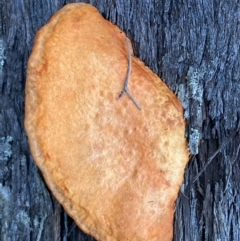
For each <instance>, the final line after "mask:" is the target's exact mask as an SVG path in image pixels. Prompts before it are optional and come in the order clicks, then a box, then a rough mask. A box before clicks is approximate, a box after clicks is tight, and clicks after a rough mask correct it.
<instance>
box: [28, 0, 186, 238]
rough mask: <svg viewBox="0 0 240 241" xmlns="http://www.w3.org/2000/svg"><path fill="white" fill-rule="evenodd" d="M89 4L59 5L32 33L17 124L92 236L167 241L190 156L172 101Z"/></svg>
mask: <svg viewBox="0 0 240 241" xmlns="http://www.w3.org/2000/svg"><path fill="white" fill-rule="evenodd" d="M126 39H127V37H126V35H125V34H124V33H123V32H122V31H121V30H120V29H119V28H118V27H117V26H115V25H113V24H112V23H110V22H109V21H107V20H105V19H104V18H103V17H102V16H101V14H100V13H99V12H98V11H97V9H96V8H94V7H93V6H91V5H88V4H84V3H74V4H69V5H66V6H65V7H64V8H62V9H61V10H60V11H59V12H57V13H56V14H55V15H54V16H53V17H52V18H51V19H50V21H49V22H48V23H47V24H46V25H45V26H44V27H42V28H41V29H40V31H39V32H38V33H37V36H36V39H35V44H34V47H33V50H32V54H31V56H30V58H29V62H28V73H27V82H26V99H25V128H26V131H27V135H28V139H29V144H30V149H31V153H32V156H33V158H34V160H35V162H36V164H37V166H38V167H39V169H40V170H41V172H42V174H43V176H44V179H45V181H46V183H47V185H48V187H49V188H50V190H51V191H52V193H53V194H54V196H55V197H56V198H57V199H58V201H59V202H60V203H61V204H62V205H63V207H64V208H65V210H66V211H67V212H68V214H69V215H70V216H71V217H72V218H73V219H74V220H75V221H76V223H77V224H78V226H79V227H80V228H81V229H82V230H83V231H84V232H86V233H88V234H90V235H92V236H94V237H95V238H96V239H97V240H99V241H170V240H172V237H173V215H174V204H175V200H176V198H177V195H178V191H179V188H180V186H181V184H182V181H183V175H184V169H185V166H186V163H187V162H188V159H189V153H188V149H187V142H186V139H185V137H184V132H185V121H184V118H183V109H182V105H181V103H180V101H179V100H178V99H177V97H176V96H175V95H174V94H173V93H172V91H171V90H170V89H169V88H168V87H167V86H166V85H165V83H164V82H163V81H162V80H161V79H160V78H159V77H158V76H157V75H156V74H154V73H153V72H152V71H151V70H150V69H149V68H148V67H146V66H145V65H144V63H142V62H141V61H140V60H139V59H138V58H136V57H134V56H132V57H131V61H132V62H131V73H130V76H129V82H128V91H129V93H131V95H132V96H134V98H135V99H136V100H137V101H138V103H139V105H141V110H140V108H137V107H136V105H135V104H134V102H133V101H132V100H131V98H129V96H128V95H127V94H123V95H122V97H121V98H119V95H120V93H121V91H122V89H123V87H124V83H125V82H124V81H125V79H126V75H127V72H128V67H129V58H128V56H129V55H128V50H127V45H129V49H130V53H131V54H132V45H131V42H130V41H129V40H128V39H127V41H128V44H127V45H126Z"/></svg>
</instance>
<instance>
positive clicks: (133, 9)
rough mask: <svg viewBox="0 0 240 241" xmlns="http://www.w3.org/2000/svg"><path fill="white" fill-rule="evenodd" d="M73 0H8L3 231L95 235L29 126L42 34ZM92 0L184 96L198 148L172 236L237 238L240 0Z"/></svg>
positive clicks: (0, 166)
mask: <svg viewBox="0 0 240 241" xmlns="http://www.w3.org/2000/svg"><path fill="white" fill-rule="evenodd" d="M68 2H70V1H66V0H52V1H44V0H35V1H32V0H13V1H5V0H0V240H9V241H10V240H11V241H12V240H16V241H19V240H25V241H29V240H31V241H40V240H41V241H52V240H55V241H71V240H74V241H83V240H89V241H90V240H94V239H93V238H91V237H88V236H87V235H85V234H83V233H82V232H81V231H80V230H79V229H78V228H77V227H76V225H75V224H74V222H73V221H72V220H71V219H70V218H69V217H68V216H67V214H66V213H65V212H64V211H63V209H62V208H61V206H60V205H59V204H58V203H57V201H56V200H55V199H54V197H53V196H52V195H51V193H49V191H48V189H47V187H46V186H45V184H44V181H43V179H42V177H41V173H40V172H39V171H38V169H37V168H36V166H35V164H34V162H33V160H32V158H31V156H30V153H29V147H28V143H27V138H26V134H25V131H24V127H23V118H24V86H25V78H26V66H27V60H28V57H29V54H30V52H31V48H32V46H33V40H34V36H35V34H36V32H37V30H38V29H39V28H40V27H41V26H42V25H44V24H45V23H46V22H47V21H48V19H49V18H50V17H51V15H52V14H53V13H55V12H56V11H57V10H59V9H60V8H61V7H62V6H63V5H65V4H66V3H68ZM85 2H89V1H85ZM90 3H91V4H93V5H94V6H96V7H97V8H98V9H99V10H100V12H101V13H102V14H103V16H104V17H105V18H107V19H109V20H110V21H112V22H113V23H115V24H117V25H118V26H119V27H120V28H121V29H122V30H123V31H125V32H126V33H127V35H128V36H129V37H130V39H131V40H132V42H133V44H134V52H135V54H136V55H137V56H138V57H139V58H140V59H142V60H143V61H144V62H145V63H146V65H148V66H149V67H150V68H151V69H152V70H153V71H155V72H156V73H157V74H158V75H159V76H160V77H161V78H163V79H164V81H165V82H166V83H167V85H168V86H169V87H170V88H171V89H172V90H173V91H175V92H176V93H177V95H178V97H179V98H180V99H181V101H182V103H183V105H184V108H185V117H186V119H187V121H188V126H187V135H188V138H189V146H190V149H191V151H192V153H193V154H194V155H192V157H191V161H190V162H189V165H188V167H187V168H186V175H185V182H184V184H183V186H182V190H181V192H180V194H179V198H178V200H177V202H176V213H175V224H174V227H175V229H174V240H175V241H180V240H183V241H185V240H190V241H200V240H206V241H209V240H222V241H228V240H229V241H239V240H240V229H239V225H240V192H239V191H240V160H239V158H240V155H239V149H240V136H239V132H238V130H239V127H240V126H239V117H240V115H239V111H240V101H239V98H240V71H239V69H240V44H239V41H240V3H239V1H238V0H230V1H222V0H220V1H219V0H203V1H198V0H186V1H181V0H180V1H150V0H139V1H129V0H128V1H120V0H91V1H90ZM208 162H209V163H210V164H209V165H207V166H205V164H206V163H208ZM203 169H204V172H203V173H202V174H201V175H200V176H199V178H197V180H196V181H195V182H194V183H193V181H194V179H195V177H196V176H197V175H198V174H199V173H200V171H201V170H203Z"/></svg>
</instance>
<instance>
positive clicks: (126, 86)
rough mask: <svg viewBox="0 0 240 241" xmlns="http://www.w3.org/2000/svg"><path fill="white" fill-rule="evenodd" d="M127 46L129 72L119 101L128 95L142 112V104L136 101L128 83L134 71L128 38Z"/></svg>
mask: <svg viewBox="0 0 240 241" xmlns="http://www.w3.org/2000/svg"><path fill="white" fill-rule="evenodd" d="M126 46H127V51H128V71H127V76H126V80H125V82H124V87H123V90H122V91H121V93H120V95H119V97H118V99H120V98H121V97H122V96H123V94H124V93H126V94H127V95H128V96H129V98H130V99H131V100H132V101H133V103H134V104H135V105H136V106H137V108H138V109H139V110H141V106H140V104H139V103H138V102H137V101H136V100H135V98H134V97H133V96H132V95H131V93H130V92H129V90H128V82H129V78H130V74H131V70H132V58H131V53H130V49H129V45H128V40H127V38H126Z"/></svg>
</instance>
